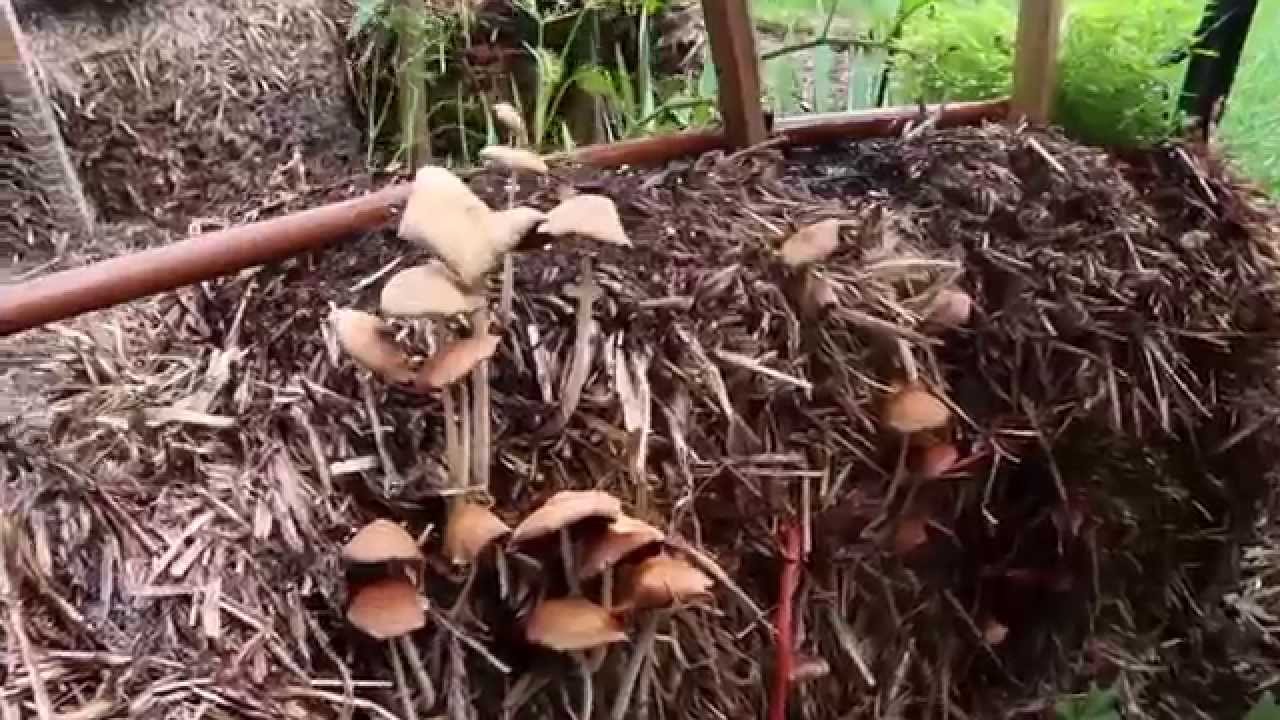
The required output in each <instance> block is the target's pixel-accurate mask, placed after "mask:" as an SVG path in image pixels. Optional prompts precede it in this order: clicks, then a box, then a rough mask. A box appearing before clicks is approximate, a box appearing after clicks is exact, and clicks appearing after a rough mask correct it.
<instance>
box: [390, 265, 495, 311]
mask: <svg viewBox="0 0 1280 720" xmlns="http://www.w3.org/2000/svg"><path fill="white" fill-rule="evenodd" d="M483 304H484V299H483V298H479V297H476V296H474V295H466V294H464V293H463V292H462V291H461V290H459V289H458V286H457V285H456V284H455V283H454V281H453V278H452V277H450V273H449V269H448V268H447V267H445V266H444V264H443V263H438V262H433V263H429V264H427V265H419V266H418V267H411V268H408V269H406V270H401V271H400V272H398V273H396V274H395V275H393V276H391V279H390V280H388V281H387V284H386V285H383V286H382V312H384V313H386V314H388V315H396V316H400V317H422V316H426V315H456V314H457V313H463V312H470V311H471V310H474V309H476V308H478V307H480V306H481V305H483Z"/></svg>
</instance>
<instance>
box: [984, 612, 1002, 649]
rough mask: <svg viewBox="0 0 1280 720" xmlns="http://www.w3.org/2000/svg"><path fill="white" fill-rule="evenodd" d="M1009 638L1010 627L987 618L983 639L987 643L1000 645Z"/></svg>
mask: <svg viewBox="0 0 1280 720" xmlns="http://www.w3.org/2000/svg"><path fill="white" fill-rule="evenodd" d="M1008 637H1009V626H1008V625H1005V624H1004V623H1002V622H1000V621H999V620H996V619H995V618H987V621H986V622H985V623H983V625H982V639H983V640H986V641H987V644H988V645H1000V644H1002V643H1003V642H1004V641H1005V640H1006V639H1007V638H1008Z"/></svg>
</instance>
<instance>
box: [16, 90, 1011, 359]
mask: <svg viewBox="0 0 1280 720" xmlns="http://www.w3.org/2000/svg"><path fill="white" fill-rule="evenodd" d="M925 110H926V112H927V113H930V114H934V113H940V114H939V115H938V124H939V126H942V127H946V126H954V125H969V124H976V123H979V122H981V121H983V120H997V119H1001V118H1004V117H1005V116H1006V115H1007V111H1008V104H1007V102H1006V101H1004V100H994V101H987V102H977V103H957V104H955V105H949V106H946V107H945V108H940V107H938V106H932V107H928V108H925ZM920 117H921V115H920V108H918V107H898V108H881V109H876V110H864V111H858V112H852V113H832V114H829V115H817V116H801V117H795V118H784V119H782V120H780V121H778V123H777V124H776V127H775V128H774V135H775V137H774V141H775V143H777V144H781V145H812V144H819V143H824V142H832V141H838V140H847V139H860V138H869V137H884V136H891V135H894V134H897V133H898V132H900V131H901V130H902V128H903V127H904V126H905V125H906V123H907V122H908V121H910V120H913V119H919V118H920ZM779 141H780V142H779ZM724 148H726V141H725V138H724V135H723V133H721V132H719V131H715V130H695V131H690V132H684V133H676V134H672V135H663V136H658V137H653V138H644V139H640V140H630V141H626V142H622V143H613V144H608V145H590V146H586V147H583V148H579V149H578V150H575V151H572V152H569V153H565V154H562V155H560V156H558V157H559V158H560V159H564V160H569V161H572V162H578V163H582V164H585V165H594V166H597V167H612V166H618V165H654V164H662V163H665V162H669V161H671V160H673V159H675V158H678V157H682V156H686V155H696V154H700V153H704V152H707V151H710V150H716V149H724ZM409 187H410V186H409V185H407V184H403V185H395V186H392V187H389V188H385V189H383V190H379V191H378V192H375V193H371V194H369V195H366V196H364V197H360V198H356V199H354V200H347V201H344V202H340V203H336V204H333V205H325V206H322V207H318V208H314V209H311V210H305V211H303V212H299V213H294V214H292V215H286V216H284V217H280V218H275V219H272V220H264V221H262V222H257V223H252V224H249V225H243V226H240V227H235V228H230V229H227V230H221V231H218V232H213V233H208V234H205V235H199V236H196V237H193V238H190V239H188V240H183V241H180V242H177V243H174V244H172V245H166V246H164V247H158V248H152V249H150V250H144V251H142V252H138V253H134V254H131V255H124V256H121V257H116V258H112V259H110V260H104V261H102V262H99V263H95V264H93V265H86V266H83V267H78V268H73V269H70V270H64V271H62V272H58V273H53V274H51V275H46V276H44V277H39V278H36V279H34V280H27V281H25V282H22V283H18V284H16V285H12V286H9V287H0V337H3V336H5V335H11V334H13V333H17V332H21V331H23V330H29V329H31V328H33V327H37V326H40V325H44V324H46V323H50V322H57V321H59V320H65V319H66V318H70V317H74V316H76V315H80V314H83V313H86V312H91V311H93V310H100V309H102V308H106V307H111V306H112V305H118V304H120V303H125V302H129V301H131V300H137V299H139V298H143V297H147V296H148V295H154V294H156V293H160V292H165V291H168V290H174V289H176V288H180V287H182V286H184V285H190V284H192V283H197V282H202V281H205V280H212V279H214V278H217V277H220V276H222V275H227V274H230V273H234V272H238V271H240V270H243V269H245V268H248V267H253V266H255V265H261V264H263V263H267V262H272V261H275V260H282V259H285V258H288V257H291V256H293V255H297V254H299V253H302V252H306V251H308V250H315V249H317V248H320V247H323V246H325V245H328V244H329V243H332V242H335V241H337V240H339V239H342V238H345V237H350V236H352V235H356V234H359V233H362V232H368V231H371V230H375V229H377V228H379V227H381V226H383V225H385V224H386V223H388V222H389V221H391V220H392V219H394V217H395V216H396V211H397V208H398V207H399V206H400V205H401V204H403V203H404V201H405V200H406V199H407V198H408V195H409Z"/></svg>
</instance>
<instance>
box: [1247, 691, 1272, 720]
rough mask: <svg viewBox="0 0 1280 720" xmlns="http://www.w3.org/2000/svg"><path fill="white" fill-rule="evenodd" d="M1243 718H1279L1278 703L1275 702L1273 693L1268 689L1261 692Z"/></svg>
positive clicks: (1268, 719) (1265, 719)
mask: <svg viewBox="0 0 1280 720" xmlns="http://www.w3.org/2000/svg"><path fill="white" fill-rule="evenodd" d="M1244 720H1280V705H1277V704H1276V698H1275V695H1273V694H1272V693H1271V691H1270V690H1268V691H1266V692H1265V693H1263V694H1262V697H1260V698H1258V702H1257V703H1256V704H1255V705H1254V706H1253V709H1251V710H1249V714H1248V715H1245V716H1244Z"/></svg>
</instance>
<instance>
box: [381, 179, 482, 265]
mask: <svg viewBox="0 0 1280 720" xmlns="http://www.w3.org/2000/svg"><path fill="white" fill-rule="evenodd" d="M492 214H493V211H492V210H490V209H489V206H488V205H485V204H484V201H483V200H481V199H480V198H478V197H476V194H475V193H473V192H471V188H470V187H468V186H467V184H466V183H465V182H463V181H462V180H461V179H460V178H459V177H458V176H457V175H454V174H453V173H451V172H449V171H448V170H446V169H444V168H442V167H434V166H431V165H428V166H425V167H423V168H421V169H419V170H418V174H417V175H416V176H415V177H414V180H413V191H412V192H411V193H410V194H409V202H408V204H406V205H405V209H404V216H403V217H402V218H401V219H400V237H402V238H404V239H405V240H408V241H409V242H412V243H414V244H416V245H419V246H421V247H424V248H426V249H427V250H430V251H431V252H433V253H435V254H436V255H437V256H439V258H440V259H441V260H444V261H445V263H446V264H447V265H448V266H449V267H450V268H451V269H452V270H453V271H454V272H456V273H457V274H458V277H459V278H460V279H461V280H462V282H463V283H465V284H467V285H470V284H472V283H474V282H475V281H476V280H477V279H479V278H480V277H481V276H482V275H484V274H485V273H486V272H488V271H489V269H490V268H492V267H493V263H494V261H495V259H496V258H497V253H496V252H495V251H494V249H493V247H492V246H491V243H490V241H489V237H488V233H487V230H488V219H489V216H490V215H492Z"/></svg>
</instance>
